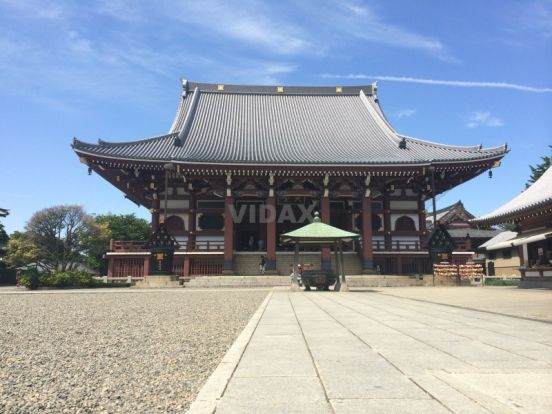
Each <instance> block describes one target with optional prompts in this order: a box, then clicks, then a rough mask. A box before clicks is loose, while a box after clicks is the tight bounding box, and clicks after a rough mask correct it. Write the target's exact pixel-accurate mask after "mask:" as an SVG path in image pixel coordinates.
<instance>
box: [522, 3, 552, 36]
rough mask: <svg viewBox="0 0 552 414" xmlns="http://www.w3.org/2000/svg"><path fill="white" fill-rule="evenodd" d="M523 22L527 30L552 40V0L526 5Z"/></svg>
mask: <svg viewBox="0 0 552 414" xmlns="http://www.w3.org/2000/svg"><path fill="white" fill-rule="evenodd" d="M521 20H522V22H523V24H524V26H525V28H526V29H528V30H531V31H533V32H537V33H538V34H540V35H541V36H543V37H545V38H547V39H549V38H552V0H537V1H535V2H533V3H532V4H530V5H526V7H524V8H523V11H522V19H521Z"/></svg>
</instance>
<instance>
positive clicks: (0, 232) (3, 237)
mask: <svg viewBox="0 0 552 414" xmlns="http://www.w3.org/2000/svg"><path fill="white" fill-rule="evenodd" d="M9 240H10V237H9V236H8V233H6V230H5V229H4V225H3V224H2V223H0V269H3V268H4V267H5V261H4V256H6V254H7V246H8V241H9Z"/></svg>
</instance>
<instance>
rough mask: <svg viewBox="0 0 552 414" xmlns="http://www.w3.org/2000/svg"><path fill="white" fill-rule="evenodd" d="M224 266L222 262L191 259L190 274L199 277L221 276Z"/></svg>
mask: <svg viewBox="0 0 552 414" xmlns="http://www.w3.org/2000/svg"><path fill="white" fill-rule="evenodd" d="M222 265H223V263H222V261H221V260H218V261H213V260H212V259H198V258H195V259H190V274H191V275H197V276H199V275H201V276H209V275H220V274H222V267H223V266H222Z"/></svg>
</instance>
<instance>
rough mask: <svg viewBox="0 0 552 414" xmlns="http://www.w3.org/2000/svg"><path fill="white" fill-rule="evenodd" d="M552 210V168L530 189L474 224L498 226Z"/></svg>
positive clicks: (477, 219) (476, 220)
mask: <svg viewBox="0 0 552 414" xmlns="http://www.w3.org/2000/svg"><path fill="white" fill-rule="evenodd" d="M544 209H552V167H548V169H547V170H546V171H545V172H544V174H543V175H542V176H541V177H540V178H539V179H538V180H537V181H536V182H535V183H534V184H533V185H531V186H530V187H529V188H528V189H526V190H525V191H524V192H522V193H521V194H519V195H517V196H516V197H514V198H513V199H511V200H510V201H508V202H507V203H506V204H504V205H503V206H501V207H499V208H497V209H496V210H494V211H492V212H490V213H488V214H485V215H483V216H481V217H477V218H476V219H474V220H471V221H473V222H474V223H483V224H498V223H505V222H508V221H511V220H513V219H515V218H516V217H517V216H522V215H524V214H530V213H533V212H535V211H538V210H544Z"/></svg>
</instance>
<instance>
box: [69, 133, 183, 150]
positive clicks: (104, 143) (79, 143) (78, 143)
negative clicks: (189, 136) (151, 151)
mask: <svg viewBox="0 0 552 414" xmlns="http://www.w3.org/2000/svg"><path fill="white" fill-rule="evenodd" d="M175 135H178V134H177V133H176V132H171V133H168V134H164V135H158V136H155V137H149V138H144V139H137V140H134V141H119V142H108V141H104V140H102V139H98V143H97V144H93V143H91V142H85V141H81V140H80V139H78V138H77V137H74V138H73V146H76V147H78V146H82V145H86V146H91V147H117V146H124V145H134V144H142V143H145V142H151V141H157V140H161V139H164V138H169V137H170V138H173V137H174V136H175Z"/></svg>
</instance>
